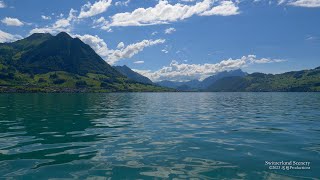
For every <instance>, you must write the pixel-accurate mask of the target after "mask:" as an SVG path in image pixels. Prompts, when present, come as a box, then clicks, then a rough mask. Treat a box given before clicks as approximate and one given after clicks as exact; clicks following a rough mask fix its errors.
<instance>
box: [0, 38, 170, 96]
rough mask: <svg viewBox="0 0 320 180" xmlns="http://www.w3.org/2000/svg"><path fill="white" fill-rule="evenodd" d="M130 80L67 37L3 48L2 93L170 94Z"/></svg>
mask: <svg viewBox="0 0 320 180" xmlns="http://www.w3.org/2000/svg"><path fill="white" fill-rule="evenodd" d="M167 90H168V89H167V88H163V87H159V86H155V85H152V84H151V83H149V84H147V83H141V82H138V81H134V80H132V79H129V78H127V77H126V76H125V75H123V73H122V72H119V71H118V70H116V69H114V68H113V67H111V66H110V65H109V64H108V63H106V62H105V61H104V60H103V59H102V58H101V57H100V56H99V55H97V54H96V53H95V51H94V50H93V49H92V48H91V47H90V46H89V45H87V44H85V43H83V42H82V41H81V40H80V39H78V38H72V37H71V36H69V35H68V34H67V33H63V32H62V33H59V34H58V35H56V36H52V35H51V34H41V33H39V34H33V35H31V36H29V37H27V38H25V39H22V40H19V41H16V42H13V43H1V44H0V92H30V91H31V92H114V91H167Z"/></svg>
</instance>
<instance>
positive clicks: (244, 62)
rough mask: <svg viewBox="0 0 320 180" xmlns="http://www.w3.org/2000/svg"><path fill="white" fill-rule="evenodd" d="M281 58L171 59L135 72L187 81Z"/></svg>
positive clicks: (159, 79) (157, 79) (154, 79)
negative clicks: (193, 61) (191, 61)
mask: <svg viewBox="0 0 320 180" xmlns="http://www.w3.org/2000/svg"><path fill="white" fill-rule="evenodd" d="M283 61H284V60H281V59H270V58H261V59H257V57H256V56H255V55H248V56H243V57H241V58H239V59H231V58H230V59H227V60H222V61H221V62H219V63H215V64H208V63H206V64H186V63H178V62H177V61H175V60H173V61H172V62H171V63H170V65H169V66H164V67H162V68H161V69H159V70H157V71H154V72H153V71H150V70H135V71H136V72H138V73H140V74H142V75H144V76H146V77H148V78H150V79H151V80H152V81H155V82H156V81H161V80H172V81H187V80H193V79H199V80H203V79H205V78H206V77H208V76H211V75H213V74H216V73H218V72H221V71H225V70H233V69H238V68H242V67H246V66H248V65H250V64H262V63H273V62H283Z"/></svg>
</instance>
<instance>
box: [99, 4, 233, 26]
mask: <svg viewBox="0 0 320 180" xmlns="http://www.w3.org/2000/svg"><path fill="white" fill-rule="evenodd" d="M214 2H216V0H203V1H201V2H198V3H196V4H194V5H185V4H180V3H177V4H174V5H172V4H169V2H168V1H167V0H160V1H159V3H158V4H157V5H155V6H154V7H149V8H138V9H135V10H134V11H132V12H125V13H118V14H115V15H113V16H111V18H110V22H108V23H107V24H105V25H104V26H103V27H102V29H110V28H111V27H115V26H147V25H155V24H168V23H171V22H176V21H181V20H184V19H187V18H190V17H191V16H194V15H202V16H208V15H222V16H227V15H234V14H236V13H239V12H238V11H237V9H238V7H236V6H235V4H233V3H232V2H231V1H230V2H231V3H230V2H229V1H224V3H222V4H219V5H218V6H216V9H214V7H212V6H213V4H214ZM228 11H230V12H228Z"/></svg>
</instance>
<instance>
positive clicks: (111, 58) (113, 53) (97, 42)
mask: <svg viewBox="0 0 320 180" xmlns="http://www.w3.org/2000/svg"><path fill="white" fill-rule="evenodd" d="M74 37H78V38H79V39H81V40H82V41H83V42H84V43H86V44H88V45H90V46H91V48H92V49H94V50H95V51H96V52H97V53H98V54H99V55H100V56H101V57H102V58H103V59H105V60H106V61H107V62H108V63H109V64H115V63H116V62H118V61H119V60H121V59H125V58H131V57H133V56H134V55H136V54H138V53H139V52H141V51H143V50H144V48H146V47H149V46H154V45H157V44H162V43H164V42H165V40H164V39H156V40H143V41H141V42H138V43H134V44H129V45H128V46H125V45H124V43H123V42H120V43H119V44H118V46H117V49H109V48H108V46H107V43H105V41H104V40H103V39H101V38H100V37H99V36H92V35H89V34H85V35H74Z"/></svg>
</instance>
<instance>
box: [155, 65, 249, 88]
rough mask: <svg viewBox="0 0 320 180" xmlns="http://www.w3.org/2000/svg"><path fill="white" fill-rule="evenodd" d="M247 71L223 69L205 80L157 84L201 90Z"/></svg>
mask: <svg viewBox="0 0 320 180" xmlns="http://www.w3.org/2000/svg"><path fill="white" fill-rule="evenodd" d="M246 75H247V73H245V72H243V71H242V70H241V69H236V70H231V71H223V72H219V73H217V74H214V75H212V76H209V77H207V78H206V79H204V80H203V81H199V80H191V81H186V82H175V81H160V82H158V83H157V84H158V85H160V86H162V87H169V88H174V89H177V90H180V91H199V90H204V89H207V88H208V87H209V86H210V85H211V84H213V83H215V82H216V81H217V80H219V79H222V78H225V77H244V76H246Z"/></svg>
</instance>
